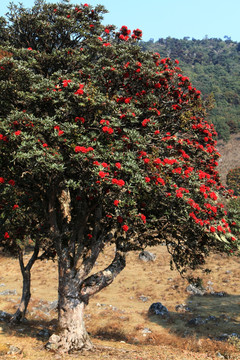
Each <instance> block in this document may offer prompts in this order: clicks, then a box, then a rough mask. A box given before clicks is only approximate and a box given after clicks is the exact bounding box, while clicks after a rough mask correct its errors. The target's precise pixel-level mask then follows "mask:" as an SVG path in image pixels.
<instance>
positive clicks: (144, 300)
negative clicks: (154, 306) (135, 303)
mask: <svg viewBox="0 0 240 360" xmlns="http://www.w3.org/2000/svg"><path fill="white" fill-rule="evenodd" d="M139 300H142V301H143V302H146V301H148V297H147V296H144V295H141V296H139Z"/></svg>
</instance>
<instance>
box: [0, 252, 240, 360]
mask: <svg viewBox="0 0 240 360" xmlns="http://www.w3.org/2000/svg"><path fill="white" fill-rule="evenodd" d="M150 251H152V252H154V253H156V255H157V259H156V261H155V262H150V263H143V262H141V261H140V260H139V259H138V254H136V253H131V254H128V256H127V267H126V268H125V269H124V271H123V272H122V273H121V274H120V275H119V277H118V278H117V279H116V280H115V282H114V283H113V284H112V285H111V286H109V287H108V288H106V289H104V290H103V291H102V292H100V293H99V294H97V295H96V296H95V297H94V298H93V299H92V301H91V302H90V304H89V306H88V307H87V309H86V319H85V322H86V326H87V329H88V331H89V332H90V334H91V336H92V340H93V343H94V345H95V346H96V351H95V352H92V353H90V354H88V353H82V354H77V355H76V354H75V355H69V356H67V357H64V359H67V360H70V359H75V358H76V359H83V358H86V357H88V359H93V360H94V359H111V360H114V359H118V360H119V359H128V360H131V359H153V360H157V359H159V360H160V359H161V360H170V359H172V360H190V359H209V360H210V359H219V357H218V356H217V355H219V354H221V355H222V356H224V357H225V358H226V359H240V355H239V347H238V346H237V345H239V344H237V342H236V341H235V343H234V341H232V343H231V342H227V341H225V342H222V341H216V340H215V339H216V338H217V337H219V336H220V335H221V334H224V333H227V334H232V333H238V334H239V333H240V330H239V329H240V314H239V308H240V295H239V288H240V277H239V264H240V259H239V258H235V257H232V258H228V257H226V256H223V255H213V256H211V257H210V258H209V264H208V265H209V268H210V269H211V270H212V272H211V273H210V274H208V275H206V274H201V271H200V270H199V271H198V272H199V275H201V276H202V277H203V285H204V286H205V287H207V286H211V287H212V288H213V290H214V291H215V292H220V291H222V292H223V291H224V292H225V293H226V294H227V296H223V297H217V296H213V295H210V294H208V295H204V296H189V295H188V293H187V292H186V287H187V285H188V284H187V282H186V281H185V280H184V279H182V278H181V277H180V276H179V274H178V273H177V272H175V271H170V270H169V266H168V263H169V256H168V254H167V251H166V249H165V247H164V246H161V247H158V248H154V249H151V250H150ZM112 255H113V250H112V249H111V248H108V249H106V251H105V252H104V254H103V255H102V256H101V258H100V259H99V261H98V265H97V268H98V269H100V268H103V267H104V266H105V265H106V264H107V263H109V262H110V260H111V258H112ZM0 274H1V275H0V284H1V283H4V284H5V286H1V287H0V292H1V291H3V290H5V289H11V290H13V289H16V290H17V295H7V296H3V295H0V310H4V311H7V312H10V313H13V312H14V311H15V309H16V306H17V304H18V301H19V299H20V294H21V276H20V273H19V268H18V262H17V260H15V259H11V258H5V257H1V258H0ZM209 282H211V283H212V285H211V284H210V285H209ZM210 290H211V288H209V291H210ZM142 296H144V297H145V298H142ZM146 298H147V299H146ZM56 299H57V264H56V263H52V262H47V261H44V262H39V263H36V264H35V265H34V268H33V272H32V299H31V301H30V304H29V312H28V315H27V317H28V322H27V323H26V324H21V325H19V326H12V325H10V324H8V323H6V322H1V323H0V358H1V359H5V358H6V359H8V358H9V357H10V358H11V359H12V358H16V359H18V358H20V357H21V356H22V357H23V358H25V359H27V360H35V359H37V360H40V359H42V358H44V359H47V360H48V359H61V357H59V355H55V354H51V353H49V352H47V351H45V350H44V346H43V345H44V342H45V341H46V339H44V338H40V337H39V336H38V335H37V334H38V333H39V331H40V330H41V329H43V328H47V329H49V331H50V332H53V331H54V329H55V326H56V315H57V314H56V312H55V311H50V312H49V314H45V313H44V312H43V311H42V310H41V306H40V305H47V304H48V301H53V300H56ZM142 299H144V300H145V301H143V300H142ZM158 301H159V302H161V303H162V304H163V305H165V306H166V307H167V308H168V310H169V316H168V317H166V318H159V317H158V316H151V317H149V316H148V309H149V307H150V305H151V304H152V303H153V302H158ZM182 303H185V304H187V305H188V306H189V307H190V308H191V312H185V313H180V312H176V310H175V306H176V305H177V304H182ZM210 315H212V316H215V317H216V319H215V320H210V321H208V322H206V323H205V324H202V325H200V326H190V325H189V324H188V321H189V320H190V319H192V318H194V317H197V316H201V317H202V318H203V319H206V318H208V317H209V316H210ZM146 328H147V329H149V331H150V332H146ZM10 345H14V346H17V347H19V348H20V349H21V350H22V353H21V354H18V355H7V352H8V348H9V346H10Z"/></svg>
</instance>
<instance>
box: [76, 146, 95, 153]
mask: <svg viewBox="0 0 240 360" xmlns="http://www.w3.org/2000/svg"><path fill="white" fill-rule="evenodd" d="M93 150H94V149H93V148H92V147H88V148H86V147H85V146H75V152H76V153H79V152H82V153H88V152H89V151H93Z"/></svg>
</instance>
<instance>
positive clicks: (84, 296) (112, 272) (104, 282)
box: [79, 243, 126, 304]
mask: <svg viewBox="0 0 240 360" xmlns="http://www.w3.org/2000/svg"><path fill="white" fill-rule="evenodd" d="M125 266H126V260H125V252H124V246H123V244H122V243H121V244H118V245H117V246H116V253H115V257H114V259H113V261H112V263H111V264H110V265H109V266H108V267H107V268H106V269H104V270H102V271H99V272H97V273H96V274H93V275H91V276H89V277H88V278H87V279H86V280H85V281H84V282H83V284H82V285H81V288H80V294H79V295H80V298H81V300H82V301H84V302H85V303H86V304H87V303H88V301H89V297H90V296H92V295H94V294H96V293H98V292H99V291H100V290H102V289H103V288H105V287H107V286H108V285H110V284H111V283H112V282H113V280H114V279H115V277H116V276H117V275H118V274H119V273H120V272H121V271H122V270H123V269H124V268H125Z"/></svg>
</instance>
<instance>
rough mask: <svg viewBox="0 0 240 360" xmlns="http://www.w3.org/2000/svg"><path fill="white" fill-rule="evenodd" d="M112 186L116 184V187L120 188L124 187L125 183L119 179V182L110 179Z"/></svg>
mask: <svg viewBox="0 0 240 360" xmlns="http://www.w3.org/2000/svg"><path fill="white" fill-rule="evenodd" d="M112 184H116V185H118V186H120V187H122V186H124V185H125V181H124V180H122V179H120V180H118V179H112Z"/></svg>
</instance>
